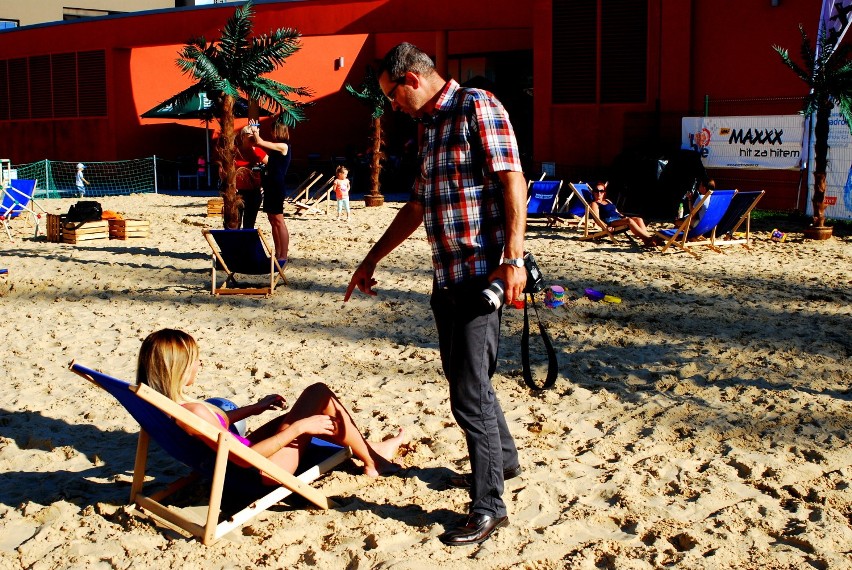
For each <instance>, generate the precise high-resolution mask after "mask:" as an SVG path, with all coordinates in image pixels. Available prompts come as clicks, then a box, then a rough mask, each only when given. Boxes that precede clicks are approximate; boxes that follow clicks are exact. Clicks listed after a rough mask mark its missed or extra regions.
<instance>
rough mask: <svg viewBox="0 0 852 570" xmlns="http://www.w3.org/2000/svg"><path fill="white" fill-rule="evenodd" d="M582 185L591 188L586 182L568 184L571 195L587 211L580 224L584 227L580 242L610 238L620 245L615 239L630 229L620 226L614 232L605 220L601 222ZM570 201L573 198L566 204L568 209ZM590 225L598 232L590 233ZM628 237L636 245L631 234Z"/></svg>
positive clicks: (569, 198)
mask: <svg viewBox="0 0 852 570" xmlns="http://www.w3.org/2000/svg"><path fill="white" fill-rule="evenodd" d="M581 185H582V186H585V187H586V188H591V187H590V186H589V185H588V184H586V183H585V182H578V183H577V184H576V185H575V184H574V183H573V182H569V183H568V186H569V187H570V188H571V193H572V194H573V195H574V196H576V197H577V200H579V201H580V203H581V204H582V205H583V208H584V209H585V211H586V213H585V215H584V217H583V218H581V219H580V224H582V226H583V237H581V238H580V240H581V241H590V240H596V239H601V238H605V237H608V238H609V239H610V240H611V241H612V243H618V240H617V239H615V236H616V235H618V234H621V233H625V232H627V231H628V230H629V229H630V228H629V227H628V226H620V227H617V228H615V229H614V230H610V229H609V227H608V226H607V225H606V224H605V223H604V222H603V220H601V218H600V216H598V215H597V214H596V213H595V211H594V210H592V206H591V204H589V201H588V200H586V198H585V197H584V196H583V192H582V190H581V188H580V186H581ZM570 200H571V197H570V196H569V197H568V200H566V203H565V204H566V207H567V204H568V202H570ZM590 223H591V224H592V227H594V228H597V230H596V231H594V232H592V233H590V232H589V225H590ZM627 237H628V238H629V239H630V241H631V242H633V243H634V244H635V242H634V241H633V238H632V237H630V235H629V234H627Z"/></svg>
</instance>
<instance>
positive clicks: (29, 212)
mask: <svg viewBox="0 0 852 570" xmlns="http://www.w3.org/2000/svg"><path fill="white" fill-rule="evenodd" d="M35 187H36V181H35V180H27V179H20V178H15V179H12V180H11V181H10V186H9V187H8V188H4V189H3V190H2V192H3V195H2V201H0V224H3V229H4V230H6V235H7V236H9V239H10V240H11V239H12V233H11V231H10V230H9V221H10V220H13V219H15V218H21V219H25V220H27V221H30V220H32V223H33V224H34V225H35V237H38V228H39V221H40V220H41V215H42V214H43V213H44V210H43V209H42V208H41V207H40V206H38V205H37V204H35V202H34V200H33V195H34V194H35ZM33 206H35V207H38V208H39V209H40V210H41V211H40V212H36V211H35V210H34V209H33Z"/></svg>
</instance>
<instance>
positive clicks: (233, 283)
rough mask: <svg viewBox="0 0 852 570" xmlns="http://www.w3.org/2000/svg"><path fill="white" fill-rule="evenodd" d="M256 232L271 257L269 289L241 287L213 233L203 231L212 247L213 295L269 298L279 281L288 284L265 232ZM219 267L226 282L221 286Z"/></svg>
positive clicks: (211, 285)
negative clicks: (267, 241)
mask: <svg viewBox="0 0 852 570" xmlns="http://www.w3.org/2000/svg"><path fill="white" fill-rule="evenodd" d="M254 230H255V231H256V232H257V237H258V239H259V240H260V243H261V245H262V247H263V249H264V251H265V253H266V255H267V257H269V286H268V287H241V286H240V284H239V282H238V281H237V279H236V277H235V275H236V272H234V271H231V269H230V268H229V267H228V262H227V261H225V258H224V257H222V252H221V250H220V249H219V245H218V244H217V243H216V239H215V238H214V237H213V232H212V231H211V230H209V229H204V230H201V233H202V234H203V235H204V239H206V240H207V243H208V244H209V245H210V249H211V251H212V265H211V266H212V269H211V277H210V294H211V295H265V296H267V297H268V296H270V295H272V294H273V293H274V292H275V286H276V285H278V280H279V279H280V280H281V281H282V282H283V283H284V284H285V285H286V284H287V277H286V276H285V275H284V268H283V267H281V266H280V265H279V264H278V260H277V259H275V256H274V255H272V254H271V251H272V250H270V249H269V245H268V244H267V243H266V239H265V238H264V237H263V232H261V231H260V230H259V229H257V228H254ZM222 231H238V230H222ZM217 264H218V265H217ZM217 266H218V268H220V269H221V270H222V271H224V273H225V280H224V281H223V282H222V284H221V285H217V279H216V270H217Z"/></svg>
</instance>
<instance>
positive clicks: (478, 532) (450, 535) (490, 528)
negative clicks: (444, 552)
mask: <svg viewBox="0 0 852 570" xmlns="http://www.w3.org/2000/svg"><path fill="white" fill-rule="evenodd" d="M508 524H509V517H492V516H489V515H483V514H479V513H472V514H469V515H468V516H467V519H466V520H465V522H464V524H463V525H460V526H457V527H456V528H454V529H453V530H448V531H447V532H445V533H444V534H441V535H439V536H438V539H439V540H440V541H441V542H443V543H444V544H446V545H447V546H465V545H467V544H479V543H480V542H485V541H486V540H488V538H489V537H490V536H491V535H492V534H494V531H495V530H497V529H498V528H500V527H503V526H508Z"/></svg>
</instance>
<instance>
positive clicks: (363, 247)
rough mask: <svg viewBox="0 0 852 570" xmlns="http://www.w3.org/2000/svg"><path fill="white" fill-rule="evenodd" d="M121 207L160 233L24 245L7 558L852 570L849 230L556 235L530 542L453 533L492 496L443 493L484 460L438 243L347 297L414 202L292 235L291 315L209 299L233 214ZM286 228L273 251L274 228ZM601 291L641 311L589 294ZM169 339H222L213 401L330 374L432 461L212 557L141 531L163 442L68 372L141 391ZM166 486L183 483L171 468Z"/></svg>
mask: <svg viewBox="0 0 852 570" xmlns="http://www.w3.org/2000/svg"><path fill="white" fill-rule="evenodd" d="M100 201H101V203H102V204H103V205H104V208H105V209H109V210H114V211H118V212H122V213H124V214H125V215H126V216H127V217H138V218H143V219H148V220H150V221H151V224H152V229H153V231H152V234H153V235H152V236H151V237H150V238H148V239H143V240H135V241H133V240H131V241H109V242H102V243H99V244H96V245H85V244H83V245H79V246H73V245H63V244H54V243H47V242H45V241H43V240H38V241H34V240H32V239H30V238H31V234H29V231H30V230H21V231H19V232H18V233H17V237H18V238H19V239H17V240H16V241H15V243H14V244H11V245H10V244H9V241H8V239H6V237H5V235H4V236H3V238H2V239H1V240H0V267H7V268H8V269H9V275H7V276H5V277H2V276H0V298H2V299H0V306H2V307H3V309H4V319H3V321H4V325H5V326H4V329H5V333H6V334H5V335H4V337H5V339H4V341H3V349H2V350H0V354H2V355H3V362H4V363H5V369H6V383H5V388H4V389H3V392H2V393H3V396H2V405H0V568H19V567H25V568H33V569H42V568H66V567H74V568H128V567H140V568H141V567H157V568H166V567H174V568H181V567H188V568H197V567H205V568H220V567H228V568H254V567H270V568H306V567H319V568H351V569H355V568H359V569H363V568H394V569H407V568H412V569H414V568H426V567H429V568H434V567H436V566H440V567H441V568H443V569H447V570H449V569H455V568H469V567H478V568H527V569H533V568H534V569H537V570H540V569H550V568H554V569H555V568H589V569H591V568H658V567H663V566H669V565H671V566H673V567H678V568H708V569H709V568H712V569H717V568H738V569H746V568H761V569H775V568H811V567H813V568H850V567H852V553H850V551H852V490H850V484H852V444H850V437H852V436H850V427H852V419H850V398H852V391H850V385H852V372H850V366H849V358H850V353H852V341H850V332H849V331H850V327H852V319H850V312H852V309H850V307H852V287H850V285H852V277H850V275H851V274H850V268H852V263H850V260H852V241H851V240H850V238H848V237H844V238H837V237H835V238H832V239H831V240H829V241H827V242H803V241H801V239H798V236H795V235H794V236H791V239H790V240H788V241H787V242H785V243H775V242H772V241H769V240H768V239H767V234H766V232H762V233H759V234H758V237H757V240H756V242H755V244H754V248H753V250H752V251H751V252H748V251H746V250H745V249H743V248H742V247H740V246H731V247H729V248H726V250H725V254H717V253H714V252H712V251H709V250H705V251H704V252H702V256H701V258H700V259H698V260H696V259H693V258H692V257H690V256H688V255H686V254H683V253H679V254H675V255H661V254H659V253H654V252H650V251H647V250H639V249H637V248H632V247H630V245H629V244H627V242H626V241H622V244H621V245H618V246H613V245H611V244H608V243H604V242H601V243H582V242H580V241H578V239H577V237H578V234H577V233H576V232H575V231H574V230H570V229H561V230H559V231H555V232H554V231H549V230H543V229H541V228H540V226H538V227H533V228H531V230H530V232H529V233H528V249H530V250H531V251H533V252H535V253H536V255H537V257H538V259H539V262H540V264H541V266H542V269H543V271H544V272H545V275H546V277H547V282H548V283H549V284H559V285H561V286H563V287H564V288H565V290H566V297H568V296H570V297H571V298H572V299H573V300H572V301H571V302H569V303H568V304H567V305H566V306H564V307H560V308H558V309H555V310H549V309H544V310H543V318H544V319H545V320H546V321H547V323H548V326H549V329H550V332H551V334H552V336H553V340H554V344H555V345H556V347H557V351H558V353H559V360H560V372H561V378H560V379H559V381H558V383H557V386H556V389H555V390H551V391H548V392H546V393H543V394H534V393H531V392H530V390H529V389H527V388H526V387H525V386H524V384H523V380H522V378H521V375H520V349H519V347H520V331H521V325H522V313H521V312H520V311H516V310H507V311H506V312H505V313H504V325H503V333H504V334H503V343H502V346H501V354H500V363H499V367H498V372H497V375H496V376H495V378H494V384H495V387H496V389H497V392H498V395H499V397H500V400H501V401H502V403H503V407H504V410H505V412H506V415H507V418H508V419H509V422H510V425H511V426H512V428H513V433H514V435H515V437H516V440H517V443H518V446H519V448H520V453H521V459H522V463H523V466H524V468H525V472H524V475H523V477H521V478H519V479H515V480H512V481H510V482H508V483H507V487H506V493H505V498H506V500H507V503H508V505H509V511H510V519H511V524H510V526H509V527H507V528H505V529H501V530H500V531H498V533H497V534H495V536H494V537H493V538H492V539H491V540H489V541H487V542H486V543H484V544H483V545H482V546H479V547H463V548H448V547H444V546H443V545H442V544H441V543H440V542H439V541H438V540H437V538H436V537H437V535H438V534H440V533H441V532H443V531H444V529H445V528H447V527H449V526H453V525H454V524H455V523H456V522H457V520H458V519H457V516H458V515H457V514H458V513H463V512H465V511H466V504H467V495H466V492H464V491H462V490H447V489H444V486H443V482H444V480H445V479H446V477H447V476H448V475H450V474H451V473H452V472H454V471H466V470H467V469H468V463H467V454H466V448H465V445H464V439H463V436H462V433H461V431H460V430H459V429H458V428H457V427H456V425H455V423H454V421H453V420H452V417H451V416H450V412H449V406H448V394H447V387H446V385H445V382H444V380H443V378H442V375H441V373H440V364H439V359H438V355H437V351H436V334H435V332H434V330H433V325H432V321H431V314H430V310H429V305H428V293H429V288H430V286H431V278H430V270H429V259H428V245H427V243H426V240H425V234H423V232H422V230H421V231H419V232H418V233H417V234H415V236H413V238H412V239H409V240H408V241H407V242H406V243H405V244H403V246H401V247H400V248H399V249H398V250H397V251H396V252H395V253H394V254H393V255H392V256H391V257H390V258H389V259H387V260H386V261H385V263H383V264H382V265H381V266H380V267H379V269H378V271H377V279H378V280H379V281H380V283H379V285H378V290H379V292H380V294H379V296H378V297H377V298H368V297H366V296H364V295H361V294H356V295H355V297H354V298H353V300H352V301H351V302H350V303H349V304H348V305H346V306H343V305H342V297H343V292H344V290H345V287H346V284H347V283H348V281H349V277H350V275H351V272H352V270H353V269H354V268H355V266H356V265H357V263H358V262H359V261H360V260H361V258H362V257H363V256H364V254H365V253H366V252H367V250H368V249H369V247H370V245H371V244H372V243H373V242H374V240H375V239H377V238H378V236H380V235H381V233H382V232H383V230H384V229H385V227H387V225H388V223H389V222H390V220H391V218H392V216H393V214H394V213H395V212H396V210H397V209H398V207H399V204H388V205H386V206H384V207H382V208H371V209H364V208H363V207H360V203H359V204H355V206H356V209H355V210H354V211H353V220H352V223H351V224H350V225H348V226H347V225H346V224H345V223H343V222H337V221H335V220H333V216H329V217H328V218H324V217H319V216H309V217H301V218H295V219H293V218H288V224H289V227H290V231H291V234H292V240H293V247H292V250H291V258H292V264H291V266H290V267H289V269H288V271H287V275H288V278H289V280H290V285H289V286H285V287H281V288H279V289H278V290H277V291H276V293H275V295H274V296H272V297H270V298H268V299H264V298H252V297H231V298H217V297H213V296H211V295H210V294H209V279H210V271H209V265H210V261H209V252H208V247H207V244H206V242H205V241H204V240H203V238H202V236H201V229H202V228H204V227H211V226H212V227H217V226H218V225H219V223H220V222H218V220H215V219H209V218H207V217H206V216H205V211H206V210H205V206H206V199H202V198H188V197H167V196H155V195H136V196H130V197H115V198H102V199H101V200H100ZM72 202H73V200H47V201H45V203H44V205H45V206H46V207H47V208H48V210H49V211H52V212H57V213H58V212H61V211H66V210H67V208H68V205H69V204H71V203H72ZM258 226H259V227H261V228H262V229H264V230H265V231H267V236H268V223H267V222H266V220H265V216H264V215H263V214H261V216H260V219H259V224H258ZM17 227H20V224H18V225H17ZM21 237H24V238H25V239H20V238H21ZM586 287H591V288H594V289H597V290H599V291H603V292H606V293H609V294H612V295H615V296H618V297H620V298H621V299H623V302H622V303H621V304H618V305H615V304H603V303H593V302H591V301H589V300H586V299H578V297H579V296H580V294H581V292H582V291H583V289H584V288H586ZM162 327H174V328H181V329H183V330H186V331H187V332H190V333H191V334H193V335H194V336H195V337H196V338H197V339H198V341H199V343H200V346H201V350H202V359H203V361H204V368H203V370H202V373H201V377H200V379H199V386H198V387H197V390H196V395H198V396H201V395H202V394H203V395H204V396H213V395H220V396H225V397H228V398H231V399H232V400H235V401H236V402H237V403H239V404H243V403H248V402H251V401H254V400H255V399H257V398H259V397H261V396H263V395H265V394H268V393H274V392H275V393H281V394H282V395H284V396H285V397H287V398H288V399H290V400H291V401H292V400H293V399H294V398H295V396H296V395H297V394H298V392H299V391H300V390H301V389H302V388H304V387H305V386H307V385H309V384H310V383H313V382H315V381H320V380H321V381H324V382H326V383H328V384H330V385H331V386H332V387H333V388H334V389H335V390H336V391H337V392H338V393H339V394H340V395H341V396H342V399H343V400H344V401H345V402H346V403H347V404H349V405H350V406H351V409H352V411H353V415H354V416H355V418H356V421H357V422H358V424H359V425H360V426H361V428H362V430H363V431H364V432H365V433H366V434H367V435H368V436H370V437H372V438H380V437H381V436H382V435H383V434H387V433H391V432H395V431H396V429H397V428H398V427H399V426H402V427H404V428H405V429H406V430H407V433H408V436H409V438H410V443H409V444H408V445H407V446H406V447H405V449H404V450H403V452H404V457H402V458H401V459H400V461H401V462H402V463H404V464H405V465H406V466H408V467H409V469H407V470H406V471H405V472H404V473H403V475H402V476H399V477H388V478H381V479H378V480H371V479H368V478H367V477H365V476H363V475H360V474H359V469H357V468H356V467H355V466H354V465H352V464H350V465H348V466H347V465H346V464H344V466H343V469H338V470H336V471H335V472H333V473H332V474H330V475H329V476H326V477H325V478H323V479H321V480H320V481H319V482H318V483H317V485H318V486H319V487H320V488H321V489H322V490H323V491H324V492H326V493H327V494H329V495H331V496H333V497H334V498H335V499H336V500H338V501H339V503H341V505H342V507H341V508H340V509H337V510H330V511H325V512H320V511H317V510H313V509H295V510H294V509H289V508H285V507H279V508H276V509H274V510H273V511H271V512H269V513H266V514H264V515H263V516H262V517H261V518H260V519H259V520H258V521H256V522H253V523H252V524H250V525H249V526H247V527H246V528H244V529H243V531H242V532H240V533H234V534H233V535H232V536H231V537H229V538H228V539H225V540H223V541H221V542H219V543H217V544H216V545H214V546H212V547H204V546H202V545H201V544H200V543H199V542H197V541H194V540H189V539H186V538H184V537H182V536H179V535H178V534H176V533H174V532H171V531H165V530H163V529H161V528H159V527H157V526H155V525H153V524H151V523H150V522H149V521H148V519H146V518H145V517H140V516H137V515H136V514H135V510H133V509H130V508H129V507H126V506H125V503H126V501H127V496H128V493H129V480H130V478H129V475H130V473H131V471H132V468H133V457H134V451H135V442H136V433H137V426H136V424H135V423H134V422H133V421H132V419H131V418H130V417H129V415H128V414H127V413H126V412H125V411H124V409H123V408H121V407H120V406H119V405H118V404H117V403H116V402H115V401H113V400H112V399H111V398H110V397H108V396H107V395H105V394H103V393H100V392H99V391H98V390H97V389H95V388H94V387H92V386H90V385H88V384H87V383H86V382H85V381H84V380H82V379H81V378H79V377H77V376H76V375H74V374H72V373H70V372H69V371H68V370H67V366H68V363H69V362H70V361H71V360H72V359H75V360H77V361H78V362H81V363H83V364H86V365H89V366H92V367H95V368H98V369H101V370H104V371H106V372H108V373H110V374H112V375H114V376H117V377H120V378H124V379H127V380H132V379H133V377H134V370H135V359H136V355H137V351H138V349H139V346H140V342H141V340H142V339H143V338H144V337H145V336H146V335H147V334H148V333H150V332H151V331H153V330H156V329H158V328H162ZM534 358H535V359H536V360H538V361H541V360H542V359H543V352H542V351H541V350H540V348H538V345H536V348H535V354H534ZM538 373H539V374H540V375H542V374H543V370H541V369H539V370H538ZM261 420H262V418H252V419H251V420H250V423H249V426H250V427H251V426H252V425H257V423H256V422H259V421H261ZM252 422H255V423H252ZM150 470H151V473H152V474H153V475H154V476H156V477H157V479H163V480H168V479H169V478H170V477H174V476H175V475H176V474H180V473H182V472H183V470H182V468H180V467H176V466H175V464H174V463H173V462H172V461H171V460H170V459H169V458H168V457H166V456H164V455H163V454H161V453H159V452H157V453H153V454H152V457H151V465H150Z"/></svg>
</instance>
